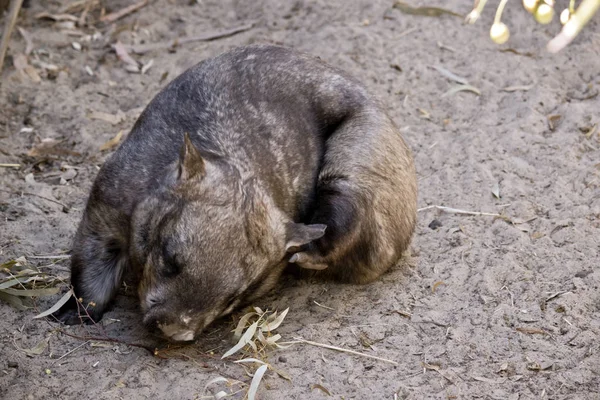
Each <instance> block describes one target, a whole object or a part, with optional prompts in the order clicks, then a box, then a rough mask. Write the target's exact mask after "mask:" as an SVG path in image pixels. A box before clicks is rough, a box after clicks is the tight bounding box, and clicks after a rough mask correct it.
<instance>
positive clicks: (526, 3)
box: [523, 0, 539, 14]
mask: <svg viewBox="0 0 600 400" xmlns="http://www.w3.org/2000/svg"><path fill="white" fill-rule="evenodd" d="M538 3H539V0H523V7H524V8H525V9H526V10H527V11H529V12H530V13H532V14H533V13H534V12H535V8H536V7H537V5H538Z"/></svg>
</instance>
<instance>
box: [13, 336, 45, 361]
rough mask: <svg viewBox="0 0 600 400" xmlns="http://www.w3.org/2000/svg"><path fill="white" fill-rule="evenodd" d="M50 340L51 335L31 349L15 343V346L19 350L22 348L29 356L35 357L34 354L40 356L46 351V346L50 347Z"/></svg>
mask: <svg viewBox="0 0 600 400" xmlns="http://www.w3.org/2000/svg"><path fill="white" fill-rule="evenodd" d="M48 342H50V336H48V337H47V338H46V339H43V340H42V341H41V342H39V343H38V344H37V345H36V346H35V347H32V348H31V349H22V348H20V347H19V346H17V345H16V344H15V347H16V348H17V349H19V350H21V351H22V352H23V353H25V354H27V355H28V356H29V357H33V356H39V355H40V354H42V353H43V352H44V350H46V348H47V347H48Z"/></svg>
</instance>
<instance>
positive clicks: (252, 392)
mask: <svg viewBox="0 0 600 400" xmlns="http://www.w3.org/2000/svg"><path fill="white" fill-rule="evenodd" d="M267 368H268V365H261V366H260V367H259V368H258V369H257V370H256V372H255V373H254V377H253V378H252V382H250V389H249V390H248V400H254V399H255V398H256V392H257V391H258V386H259V385H260V381H261V380H262V377H263V376H264V374H265V372H267Z"/></svg>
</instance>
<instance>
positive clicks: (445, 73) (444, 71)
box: [431, 65, 469, 85]
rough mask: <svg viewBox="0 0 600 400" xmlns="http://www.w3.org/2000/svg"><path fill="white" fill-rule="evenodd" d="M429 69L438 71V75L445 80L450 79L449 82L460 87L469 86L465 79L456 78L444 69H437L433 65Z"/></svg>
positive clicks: (437, 67) (456, 76)
mask: <svg viewBox="0 0 600 400" xmlns="http://www.w3.org/2000/svg"><path fill="white" fill-rule="evenodd" d="M431 68H433V69H435V70H436V71H438V72H439V73H440V74H442V75H443V76H445V77H446V78H448V79H450V80H451V81H454V82H456V83H460V84H462V85H469V81H468V80H467V79H466V78H463V77H461V76H458V75H456V74H455V73H453V72H450V71H448V70H447V69H446V68H444V67H439V66H435V65H433V66H431Z"/></svg>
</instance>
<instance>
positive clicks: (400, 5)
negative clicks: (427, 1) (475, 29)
mask: <svg viewBox="0 0 600 400" xmlns="http://www.w3.org/2000/svg"><path fill="white" fill-rule="evenodd" d="M393 8H396V9H398V10H400V11H402V12H403V13H405V14H409V15H420V16H424V17H441V16H442V15H451V16H453V17H460V18H462V17H463V16H462V15H461V14H458V13H456V12H454V11H451V10H446V9H443V8H439V7H413V6H411V5H409V4H407V3H405V2H403V1H396V3H394V6H393Z"/></svg>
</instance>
